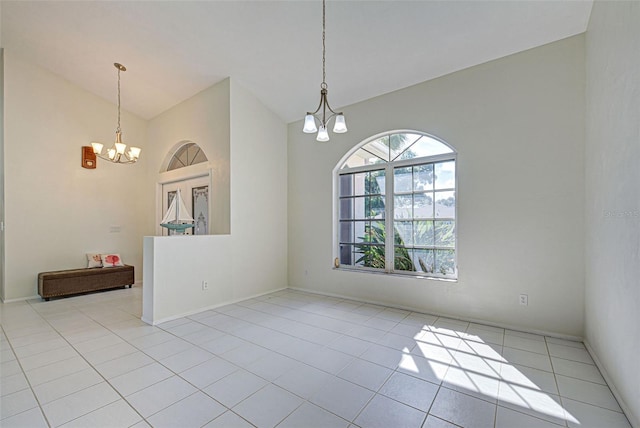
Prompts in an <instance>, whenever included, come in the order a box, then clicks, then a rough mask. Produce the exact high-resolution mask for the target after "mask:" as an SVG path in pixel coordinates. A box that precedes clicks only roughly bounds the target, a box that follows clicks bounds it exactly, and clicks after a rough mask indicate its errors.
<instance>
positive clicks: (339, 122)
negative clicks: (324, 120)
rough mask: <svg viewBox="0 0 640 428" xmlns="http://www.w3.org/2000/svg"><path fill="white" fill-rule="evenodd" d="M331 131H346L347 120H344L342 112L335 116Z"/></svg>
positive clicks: (341, 132) (339, 132)
mask: <svg viewBox="0 0 640 428" xmlns="http://www.w3.org/2000/svg"><path fill="white" fill-rule="evenodd" d="M333 132H335V133H336V134H344V133H345V132H347V122H346V121H345V120H344V115H343V114H339V115H337V116H336V123H335V124H334V125H333Z"/></svg>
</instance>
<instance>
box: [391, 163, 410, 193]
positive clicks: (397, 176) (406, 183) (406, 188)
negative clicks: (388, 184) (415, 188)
mask: <svg viewBox="0 0 640 428" xmlns="http://www.w3.org/2000/svg"><path fill="white" fill-rule="evenodd" d="M393 191H394V192H395V193H401V192H410V191H411V167H407V168H395V169H394V170H393Z"/></svg>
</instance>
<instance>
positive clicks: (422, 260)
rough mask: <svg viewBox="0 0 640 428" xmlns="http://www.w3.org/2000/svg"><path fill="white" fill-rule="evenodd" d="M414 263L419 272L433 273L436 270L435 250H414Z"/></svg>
mask: <svg viewBox="0 0 640 428" xmlns="http://www.w3.org/2000/svg"><path fill="white" fill-rule="evenodd" d="M413 265H414V266H415V268H416V270H417V271H418V272H424V273H433V272H434V270H435V260H434V259H433V250H413Z"/></svg>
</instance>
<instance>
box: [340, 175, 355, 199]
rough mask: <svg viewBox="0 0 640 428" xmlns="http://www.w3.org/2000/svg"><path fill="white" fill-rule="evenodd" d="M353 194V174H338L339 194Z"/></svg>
mask: <svg viewBox="0 0 640 428" xmlns="http://www.w3.org/2000/svg"><path fill="white" fill-rule="evenodd" d="M352 195H353V174H345V175H341V176H340V196H352Z"/></svg>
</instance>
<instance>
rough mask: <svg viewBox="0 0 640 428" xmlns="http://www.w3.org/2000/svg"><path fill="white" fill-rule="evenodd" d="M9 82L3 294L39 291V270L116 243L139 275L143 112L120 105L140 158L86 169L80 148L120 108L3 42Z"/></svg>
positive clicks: (72, 264)
mask: <svg viewBox="0 0 640 428" xmlns="http://www.w3.org/2000/svg"><path fill="white" fill-rule="evenodd" d="M109 65H110V64H106V66H109ZM4 89H5V91H4V106H5V111H4V113H5V116H4V117H5V129H4V142H5V152H4V154H5V158H4V161H5V170H4V171H5V174H4V179H5V195H4V196H5V198H4V202H5V221H6V231H5V252H6V258H5V261H6V264H5V268H6V270H5V290H4V291H5V294H4V298H5V299H7V300H11V299H19V298H24V297H30V296H34V295H36V294H37V274H38V272H42V271H49V270H57V269H68V268H78V267H85V266H86V256H85V253H86V252H94V251H104V252H119V253H120V254H121V255H122V257H123V260H124V261H125V263H128V264H133V265H134V266H136V268H138V269H137V271H136V277H137V278H141V277H142V236H143V234H142V229H143V224H144V218H143V215H142V214H143V212H142V210H141V209H140V205H139V195H140V194H141V192H143V183H144V176H145V174H144V172H145V156H146V150H145V149H146V147H145V142H146V138H147V133H146V127H147V126H146V121H144V120H142V119H139V118H137V117H136V116H134V115H131V114H129V113H127V112H126V111H123V112H122V113H123V114H122V130H123V140H124V142H125V143H128V144H134V145H137V146H140V147H142V149H143V151H142V156H141V157H140V159H141V160H140V162H138V163H137V164H134V165H113V164H108V163H107V162H103V161H100V160H98V167H97V169H94V170H89V169H84V168H82V167H81V166H80V164H81V162H80V159H81V149H80V147H81V146H83V145H89V143H90V142H91V141H95V140H98V141H102V142H105V143H110V142H111V141H113V139H114V138H115V127H116V120H115V118H116V110H117V107H116V106H115V105H114V104H112V103H109V102H107V101H105V100H104V99H102V98H99V97H97V96H95V95H93V94H90V93H89V92H87V91H84V90H82V89H80V88H79V87H77V86H75V85H73V84H71V83H69V82H68V81H66V80H64V79H62V78H61V77H59V76H57V75H55V74H53V73H50V72H49V71H47V70H44V69H42V68H40V67H38V66H35V65H32V64H30V63H27V62H24V61H22V60H21V59H20V58H19V57H18V56H16V54H15V53H13V52H10V51H6V50H5V58H4ZM114 91H115V87H114ZM123 91H125V92H126V86H124V87H123ZM111 226H120V227H121V232H120V233H111V232H110V227H111Z"/></svg>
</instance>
